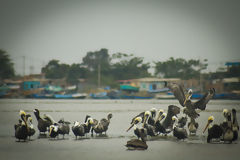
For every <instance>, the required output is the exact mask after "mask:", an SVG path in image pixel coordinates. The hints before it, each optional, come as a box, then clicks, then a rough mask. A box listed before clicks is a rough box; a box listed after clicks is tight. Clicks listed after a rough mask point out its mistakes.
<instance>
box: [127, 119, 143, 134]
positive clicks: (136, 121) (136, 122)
mask: <svg viewBox="0 0 240 160" xmlns="http://www.w3.org/2000/svg"><path fill="white" fill-rule="evenodd" d="M139 122H142V117H136V118H135V119H134V121H133V123H132V124H131V126H130V127H129V128H128V129H127V132H128V131H129V130H130V129H131V128H132V127H133V126H134V125H136V124H138V123H139Z"/></svg>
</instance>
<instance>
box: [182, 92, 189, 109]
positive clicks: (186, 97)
mask: <svg viewBox="0 0 240 160" xmlns="http://www.w3.org/2000/svg"><path fill="white" fill-rule="evenodd" d="M189 96H190V94H188V93H187V94H186V96H185V101H184V103H183V105H184V106H185V104H186V102H187V100H188V98H189Z"/></svg>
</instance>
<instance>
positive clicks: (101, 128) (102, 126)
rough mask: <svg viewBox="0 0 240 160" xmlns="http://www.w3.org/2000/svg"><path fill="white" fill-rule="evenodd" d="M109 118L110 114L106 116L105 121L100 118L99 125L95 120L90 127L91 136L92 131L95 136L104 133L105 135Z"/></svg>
mask: <svg viewBox="0 0 240 160" xmlns="http://www.w3.org/2000/svg"><path fill="white" fill-rule="evenodd" d="M111 118H112V113H109V114H108V115H107V119H106V118H102V119H101V120H100V122H99V123H98V121H97V120H94V125H93V126H92V130H91V133H92V135H93V131H94V132H95V133H96V134H102V132H105V134H106V132H107V130H108V126H109V124H110V119H111Z"/></svg>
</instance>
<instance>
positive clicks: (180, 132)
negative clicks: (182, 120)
mask: <svg viewBox="0 0 240 160" xmlns="http://www.w3.org/2000/svg"><path fill="white" fill-rule="evenodd" d="M172 120H173V122H174V126H173V136H174V137H177V139H179V140H181V139H183V140H184V139H185V138H187V137H188V135H187V130H186V129H185V128H180V127H178V118H177V117H176V116H173V117H172Z"/></svg>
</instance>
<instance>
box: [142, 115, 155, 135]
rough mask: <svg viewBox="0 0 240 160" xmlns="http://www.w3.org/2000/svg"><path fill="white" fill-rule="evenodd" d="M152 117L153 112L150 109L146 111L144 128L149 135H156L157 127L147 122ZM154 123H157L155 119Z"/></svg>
mask: <svg viewBox="0 0 240 160" xmlns="http://www.w3.org/2000/svg"><path fill="white" fill-rule="evenodd" d="M150 117H151V112H150V111H146V112H145V113H144V120H143V128H146V130H147V135H149V136H155V127H154V126H152V125H150V124H147V121H149V118H150ZM154 123H155V121H153V124H154Z"/></svg>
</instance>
